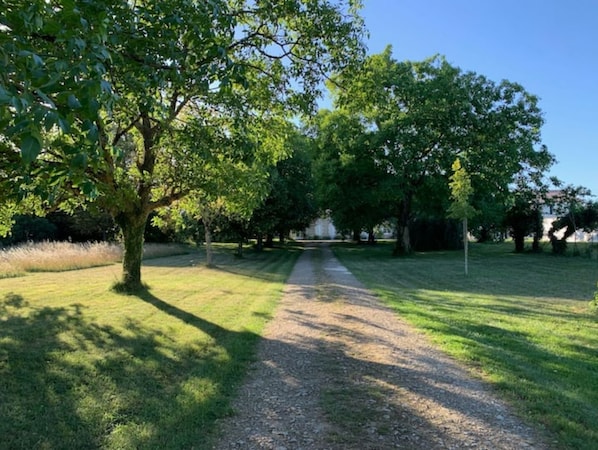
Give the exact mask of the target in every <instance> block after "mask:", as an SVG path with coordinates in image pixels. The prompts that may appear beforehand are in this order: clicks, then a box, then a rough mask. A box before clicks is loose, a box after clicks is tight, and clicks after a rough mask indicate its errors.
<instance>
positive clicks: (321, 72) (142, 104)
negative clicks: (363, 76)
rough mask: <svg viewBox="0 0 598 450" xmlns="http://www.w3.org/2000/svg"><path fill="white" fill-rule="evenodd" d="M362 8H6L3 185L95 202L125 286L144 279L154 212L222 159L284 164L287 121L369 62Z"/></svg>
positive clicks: (303, 4) (226, 0) (345, 4)
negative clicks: (146, 237) (119, 247)
mask: <svg viewBox="0 0 598 450" xmlns="http://www.w3.org/2000/svg"><path fill="white" fill-rule="evenodd" d="M358 7H359V2H358V1H357V0H347V1H341V2H335V3H330V2H328V1H324V0H318V1H311V0H291V1H286V2H277V3H275V4H273V3H271V2H263V1H250V0H247V1H237V0H214V1H211V2H189V1H184V0H159V1H154V2H129V1H126V0H118V1H114V2H106V3H104V2H89V1H87V0H75V1H72V2H68V3H67V4H66V6H62V7H55V6H54V5H53V4H52V3H48V2H43V1H41V0H39V1H35V2H34V3H33V4H32V5H30V2H24V1H12V2H9V4H8V9H7V11H8V13H7V15H6V18H3V22H2V41H1V45H2V46H1V47H0V51H1V52H2V54H3V56H5V57H4V58H1V59H2V60H3V61H12V56H15V55H16V56H19V55H23V56H19V58H17V60H16V62H15V64H18V65H15V66H14V67H13V66H10V67H8V68H7V71H6V72H5V71H2V73H3V78H2V79H1V82H2V84H1V85H0V87H1V90H0V107H1V108H2V109H1V112H0V125H2V126H3V128H7V129H8V130H9V132H8V133H7V134H6V136H5V137H6V139H4V138H3V140H2V141H1V142H2V157H3V159H4V161H3V166H5V171H4V172H3V173H2V175H3V183H2V187H3V189H4V190H6V191H11V192H12V195H21V194H22V193H23V192H33V193H36V194H39V195H43V199H44V200H45V201H46V202H47V203H48V204H56V203H60V202H61V201H62V200H65V199H67V198H70V197H72V196H78V197H79V198H81V197H85V198H86V199H87V200H89V199H91V200H93V201H95V202H96V204H97V205H98V206H99V207H100V208H102V209H104V210H106V211H108V212H110V213H111V215H112V216H113V217H114V220H115V221H116V223H117V224H118V225H119V227H120V228H121V231H122V235H123V240H124V243H125V256H124V259H123V282H124V283H125V284H130V285H131V286H132V287H135V285H139V284H140V280H141V272H140V252H141V247H142V243H143V230H144V228H145V224H146V221H147V218H148V216H149V214H150V213H151V212H152V211H155V210H158V209H160V208H162V207H165V206H168V205H170V204H173V203H174V202H176V201H178V200H180V199H181V198H183V197H185V196H186V195H188V194H189V193H191V192H200V193H201V192H204V191H206V190H209V188H210V182H211V180H210V179H209V176H211V175H212V173H213V172H212V171H211V170H210V168H211V167H212V165H217V164H219V163H220V162H221V161H223V160H227V161H230V162H231V163H233V164H247V165H248V166H252V167H253V164H254V162H255V161H259V163H260V164H259V165H261V166H262V167H263V165H264V163H266V162H269V163H274V162H275V161H276V160H278V159H280V157H281V156H283V154H282V153H283V152H282V149H281V147H280V146H279V145H277V144H279V143H280V142H281V139H279V137H278V135H279V134H280V133H281V132H284V128H285V127H284V126H282V127H281V126H278V125H277V123H280V122H282V121H283V120H282V119H284V117H285V116H286V117H288V116H290V115H294V114H297V113H300V112H308V111H309V110H310V109H311V107H312V106H313V104H314V100H315V98H316V97H317V96H318V95H319V93H320V82H321V81H322V80H323V78H324V77H325V76H326V74H327V73H330V72H331V71H337V70H340V69H341V68H342V67H344V66H346V65H347V64H348V62H349V63H352V62H353V61H355V60H358V59H359V57H360V55H361V54H362V52H363V47H362V44H361V41H360V39H361V36H362V32H363V24H362V21H361V19H360V18H359V17H358V16H357V9H358ZM22 11H24V13H23V14H21V12H22ZM3 17H4V16H3ZM71 25H72V26H71ZM17 44H18V45H17ZM46 55H47V56H46ZM4 64H5V63H4ZM11 64H12V63H11ZM38 68H40V71H39V73H38V71H37V70H38ZM21 69H23V70H21ZM4 74H8V75H4ZM63 76H64V82H63V81H62V78H63ZM47 83H49V86H48V89H47V91H48V92H50V94H46V92H45V91H43V90H42V88H45V87H46V84H47ZM38 88H39V89H38ZM7 92H8V94H6V93H7ZM25 94H27V95H30V97H31V99H30V101H29V100H28V97H26V95H25ZM23 102H25V103H23ZM40 111H41V112H40ZM47 117H50V118H51V119H47ZM64 118H66V119H64ZM21 123H24V124H25V125H19V124H21ZM40 123H41V124H43V126H42V128H43V129H41V130H37V128H35V127H36V126H37V125H32V126H33V127H34V128H31V127H30V126H29V124H40ZM37 127H38V128H39V126H37ZM13 128H15V129H13ZM19 130H20V131H19ZM22 130H25V131H22ZM262 137H264V138H263V139H262ZM19 146H20V148H21V156H19V155H18V152H17V147H19ZM23 162H24V163H29V166H26V167H25V168H26V169H28V170H26V171H25V170H23V169H24V166H23ZM212 194H213V193H212V192H210V195H212Z"/></svg>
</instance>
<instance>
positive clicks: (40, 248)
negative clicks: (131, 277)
mask: <svg viewBox="0 0 598 450" xmlns="http://www.w3.org/2000/svg"><path fill="white" fill-rule="evenodd" d="M185 252H186V249H185V247H184V246H183V245H180V244H146V245H145V246H144V259H150V258H159V257H162V256H169V255H173V254H180V253H185ZM122 253H123V250H122V246H121V245H120V244H117V243H111V242H87V243H82V244H74V243H71V242H35V243H34V242H28V243H26V244H21V245H18V246H15V247H10V248H7V249H2V250H0V278H7V277H16V276H21V275H24V274H25V273H26V272H61V271H65V270H76V269H84V268H87V267H96V266H103V265H107V264H113V263H116V262H119V261H121V260H122Z"/></svg>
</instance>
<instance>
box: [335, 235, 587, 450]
mask: <svg viewBox="0 0 598 450" xmlns="http://www.w3.org/2000/svg"><path fill="white" fill-rule="evenodd" d="M510 250H511V246H508V247H506V246H503V245H472V246H471V249H470V251H471V253H470V274H469V276H465V275H464V274H463V262H462V258H463V254H462V252H436V253H423V254H417V255H414V256H412V257H408V258H403V259H394V258H391V257H390V253H391V247H390V246H388V245H385V244H379V245H377V246H375V247H368V246H352V245H338V246H335V247H334V251H335V254H336V255H337V257H338V258H339V259H340V260H341V261H342V262H343V264H345V265H346V266H347V267H348V268H349V270H351V271H352V272H353V273H354V274H355V275H356V276H357V277H358V278H359V279H360V280H361V281H362V282H363V283H364V284H366V285H367V286H368V287H369V288H371V289H372V290H374V292H376V293H377V295H379V296H380V297H381V298H382V299H384V300H385V301H386V302H387V303H388V304H389V305H390V306H392V307H393V308H394V309H395V310H396V311H397V313H398V314H399V315H400V316H401V317H403V318H404V319H406V320H407V321H409V322H410V323H412V324H413V325H415V326H416V327H417V328H419V329H421V330H423V331H424V332H425V333H427V334H428V335H429V336H430V337H431V339H432V340H433V341H434V342H435V343H436V344H437V345H439V347H441V348H442V349H443V350H444V351H446V352H447V353H449V354H451V355H452V356H454V357H456V358H457V359H459V360H461V361H464V362H465V363H467V365H468V366H469V367H470V368H471V369H472V370H473V371H475V372H476V373H478V374H479V375H480V376H482V377H483V378H484V379H485V380H487V381H489V382H490V383H491V384H492V385H493V386H495V388H496V389H497V390H499V391H500V393H501V394H502V395H503V396H504V397H505V398H507V399H508V400H510V402H511V403H512V404H513V405H514V407H515V408H516V409H517V410H518V412H519V413H520V414H521V415H522V416H524V417H526V418H527V419H528V420H530V421H531V422H533V423H536V424H537V425H539V426H540V427H541V428H544V429H546V430H547V431H548V432H549V433H550V434H552V435H553V436H554V441H555V447H557V448H571V449H591V448H595V445H596V442H598V351H597V349H598V315H597V313H596V312H594V311H593V310H592V309H591V308H590V306H589V301H590V300H591V299H592V298H593V295H594V291H595V286H596V280H597V279H598V263H597V262H596V261H594V260H592V259H586V258H572V257H554V256H552V255H549V254H540V255H532V254H514V253H512V252H511V251H510Z"/></svg>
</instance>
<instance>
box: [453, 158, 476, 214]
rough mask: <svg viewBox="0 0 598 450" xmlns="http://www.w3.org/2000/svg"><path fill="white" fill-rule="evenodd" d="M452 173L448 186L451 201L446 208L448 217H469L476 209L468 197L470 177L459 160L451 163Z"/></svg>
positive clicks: (470, 191)
mask: <svg viewBox="0 0 598 450" xmlns="http://www.w3.org/2000/svg"><path fill="white" fill-rule="evenodd" d="M452 171H453V174H452V175H451V176H450V183H449V187H450V188H451V199H452V203H451V205H450V206H449V209H448V217H450V218H452V219H470V218H471V217H473V216H474V215H475V214H476V213H477V211H476V209H475V208H474V207H473V206H471V205H470V203H469V199H470V197H471V195H472V194H473V188H472V186H471V178H470V176H469V174H468V173H467V171H466V170H465V168H464V167H462V166H461V160H460V159H459V158H457V159H455V162H454V163H453V165H452Z"/></svg>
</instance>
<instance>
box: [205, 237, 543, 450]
mask: <svg viewBox="0 0 598 450" xmlns="http://www.w3.org/2000/svg"><path fill="white" fill-rule="evenodd" d="M233 409H234V411H235V414H234V415H233V416H231V417H230V418H227V419H225V420H223V421H222V422H221V423H220V425H221V426H222V436H223V438H222V440H221V441H220V442H219V443H218V445H217V446H215V447H214V449H218V450H220V449H222V450H224V449H274V450H307V449H317V450H325V449H345V450H346V449H393V448H407V449H421V448H423V449H464V448H474V449H544V448H548V447H547V446H546V445H545V444H543V443H542V440H541V438H540V437H539V436H537V435H536V434H535V432H534V431H533V430H531V429H530V428H528V427H526V426H525V425H523V424H522V423H521V422H520V421H519V420H518V419H517V418H516V417H514V416H513V415H512V414H511V413H510V412H509V410H508V408H507V407H506V406H505V404H503V403H502V402H500V401H499V400H497V399H496V398H495V397H494V396H493V395H492V393H491V392H490V391H489V389H488V388H487V387H486V386H485V385H484V384H483V383H481V382H480V381H478V380H476V379H473V378H472V377H471V376H470V375H469V374H468V373H467V372H466V371H465V370H464V369H463V368H461V367H460V366H459V365H457V364H456V363H455V362H453V361H452V360H451V359H449V358H448V357H446V356H445V355H443V354H442V353H440V352H439V351H437V350H436V349H435V348H434V347H432V346H431V345H430V344H429V343H428V341H427V339H426V338H425V337H424V336H423V335H421V334H419V333H418V332H416V331H415V330H414V329H413V328H411V327H410V326H408V325H407V324H406V323H404V322H403V321H401V320H400V319H399V318H397V316H396V315H395V314H394V313H393V312H392V311H391V310H390V309H388V308H387V307H385V306H384V305H382V304H381V303H380V301H379V300H378V299H377V298H376V297H374V296H373V295H372V294H371V293H370V292H368V291H367V290H366V289H365V288H364V287H363V286H362V285H361V284H360V283H359V282H358V281H357V280H356V279H355V277H354V276H353V275H352V274H351V273H350V272H349V271H348V270H347V269H346V268H345V267H344V266H342V265H341V264H340V263H339V262H338V260H337V259H336V258H335V257H334V256H333V254H332V252H331V251H330V249H329V248H328V247H327V246H326V245H325V244H311V245H308V246H307V247H306V249H305V251H304V252H303V254H302V256H301V257H300V259H299V260H298V262H297V264H296V266H295V268H294V270H293V272H292V274H291V276H290V278H289V280H288V284H287V287H286V289H285V294H284V297H283V299H282V302H281V304H280V305H279V308H278V310H277V312H276V315H275V317H274V318H273V320H272V321H271V322H270V323H269V324H268V326H267V328H266V330H265V334H264V339H263V341H262V342H261V344H260V347H259V350H258V355H257V361H256V362H255V363H254V364H253V366H252V368H251V370H250V373H249V376H248V378H247V380H246V382H245V384H244V385H243V386H242V387H241V389H240V392H239V395H238V397H237V399H236V401H235V402H234V403H233Z"/></svg>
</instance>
